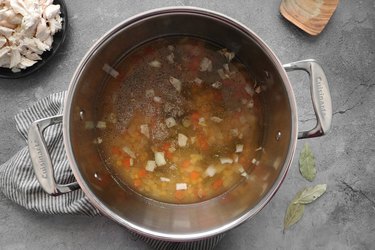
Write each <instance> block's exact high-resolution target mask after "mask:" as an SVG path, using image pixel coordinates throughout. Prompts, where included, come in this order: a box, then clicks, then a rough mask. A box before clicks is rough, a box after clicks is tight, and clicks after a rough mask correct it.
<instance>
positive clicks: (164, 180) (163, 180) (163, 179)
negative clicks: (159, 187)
mask: <svg viewBox="0 0 375 250" xmlns="http://www.w3.org/2000/svg"><path fill="white" fill-rule="evenodd" d="M160 181H162V182H170V181H171V179H169V178H166V177H160Z"/></svg>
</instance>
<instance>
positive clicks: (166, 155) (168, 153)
mask: <svg viewBox="0 0 375 250" xmlns="http://www.w3.org/2000/svg"><path fill="white" fill-rule="evenodd" d="M164 156H165V157H166V158H167V159H168V160H171V159H172V157H173V154H172V152H170V151H169V150H167V151H164Z"/></svg>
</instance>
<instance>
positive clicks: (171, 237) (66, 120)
mask: <svg viewBox="0 0 375 250" xmlns="http://www.w3.org/2000/svg"><path fill="white" fill-rule="evenodd" d="M168 13H185V14H186V13H191V14H201V15H206V16H210V17H212V18H216V19H220V20H222V21H224V22H226V23H228V24H230V25H232V26H235V27H236V28H237V29H239V30H241V32H244V33H246V35H248V36H250V37H251V38H252V39H254V40H255V42H256V43H257V44H258V45H259V46H260V47H261V48H262V50H263V52H265V53H266V55H267V56H268V57H269V59H270V60H271V61H272V63H273V64H274V65H275V67H276V68H277V70H278V72H279V74H280V77H281V79H282V81H283V83H284V87H285V90H286V92H287V95H288V100H289V104H290V109H291V120H292V121H291V135H290V143H289V148H288V153H287V156H286V158H285V161H284V164H283V166H282V169H281V171H280V174H279V176H278V178H277V179H276V180H275V182H274V184H273V185H272V187H271V188H270V190H269V191H268V192H267V194H266V195H265V196H264V197H263V198H262V199H261V200H259V202H258V203H257V204H256V205H255V206H254V207H253V208H252V209H250V210H248V211H247V212H246V213H244V214H243V215H242V216H240V217H238V218H237V219H236V220H233V221H231V222H230V223H227V224H224V225H222V226H220V227H218V228H215V229H212V230H209V231H205V232H200V233H189V234H170V233H160V232H157V231H155V230H150V229H147V228H145V227H142V226H139V225H136V224H134V223H131V222H129V221H127V220H126V219H124V218H122V217H121V216H119V215H117V214H115V213H114V212H112V210H111V209H109V208H108V207H107V206H105V205H104V204H103V203H102V202H101V201H100V200H99V199H98V198H97V197H96V195H95V194H94V193H93V192H92V191H91V189H90V188H89V186H88V185H87V184H86V182H85V180H84V179H83V177H82V175H81V173H80V171H79V170H78V169H79V168H78V166H77V162H76V161H75V159H74V154H73V150H72V144H71V140H70V111H71V108H72V106H71V104H72V99H73V96H74V93H75V90H76V87H77V80H78V79H79V77H80V75H81V72H82V71H83V70H84V68H85V66H86V63H87V62H88V61H89V59H90V58H91V56H92V55H93V54H94V53H95V51H96V50H97V49H98V48H100V46H101V45H102V44H103V43H105V42H106V41H107V39H108V38H110V37H111V36H112V35H113V34H115V33H117V32H118V31H120V30H121V29H122V28H124V27H126V26H128V25H131V24H132V23H134V22H136V21H139V20H142V19H144V18H147V17H151V16H155V15H160V14H168ZM297 121H298V120H297V108H296V99H295V96H294V92H293V89H292V87H291V83H290V81H289V78H288V76H287V74H286V71H285V69H284V67H283V66H282V63H281V62H280V60H279V59H278V57H277V56H276V55H275V54H274V52H273V51H272V50H271V48H270V47H269V46H268V45H266V43H265V42H264V41H263V40H262V39H261V38H260V37H259V36H258V35H256V34H255V33H254V32H253V31H252V30H251V29H249V28H248V27H246V26H245V25H244V24H242V23H240V22H239V21H237V20H235V19H233V18H231V17H228V16H226V15H224V14H222V13H219V12H216V11H212V10H207V9H204V8H198V7H191V6H189V7H187V6H183V7H181V6H170V7H163V8H156V9H152V10H149V11H145V12H142V13H140V14H137V15H135V16H132V17H130V18H128V19H126V20H124V21H122V22H121V23H119V24H118V25H116V26H115V27H113V28H112V29H111V30H109V31H108V32H107V33H105V34H104V35H103V36H102V37H100V38H99V39H98V41H97V42H96V43H95V44H94V45H93V46H91V48H90V49H89V51H88V52H87V53H86V54H85V56H84V57H83V59H82V60H81V62H80V64H79V65H78V67H77V69H76V71H75V72H74V75H73V77H72V80H71V82H70V84H69V88H68V91H67V96H66V98H65V103H64V111H63V138H64V145H65V150H66V155H67V158H68V161H69V164H70V166H71V169H72V171H73V174H74V176H75V178H76V180H77V182H78V184H79V186H80V187H81V188H82V190H83V192H84V193H85V195H86V196H87V198H88V199H89V201H90V202H91V203H92V204H93V205H94V206H95V207H96V208H97V209H99V210H100V212H101V213H102V214H104V215H106V216H107V217H109V218H111V219H112V220H114V221H115V222H117V223H119V224H121V225H123V226H125V227H127V228H128V229H130V230H133V231H135V232H137V233H140V234H142V235H145V236H148V237H151V238H155V239H160V240H168V241H192V240H199V239H202V238H207V237H211V236H214V235H217V234H220V233H223V232H226V231H228V230H230V229H232V228H234V227H236V226H238V225H240V224H241V223H243V222H244V221H246V220H247V219H249V218H252V217H253V216H254V215H256V214H257V213H258V212H259V211H260V210H261V209H263V208H264V207H265V206H266V205H267V204H268V202H269V201H270V200H271V199H272V197H273V196H274V195H275V193H276V192H277V191H278V189H279V188H280V186H281V184H282V182H283V181H284V179H285V177H286V174H287V172H288V170H289V167H290V165H291V162H292V160H293V157H294V153H295V149H296V144H297V133H298V122H297Z"/></svg>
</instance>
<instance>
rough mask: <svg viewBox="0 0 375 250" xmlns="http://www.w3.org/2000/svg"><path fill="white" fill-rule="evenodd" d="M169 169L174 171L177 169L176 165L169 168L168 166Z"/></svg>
mask: <svg viewBox="0 0 375 250" xmlns="http://www.w3.org/2000/svg"><path fill="white" fill-rule="evenodd" d="M169 169H172V170H176V169H177V166H176V164H172V165H170V166H169Z"/></svg>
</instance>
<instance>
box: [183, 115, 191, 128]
mask: <svg viewBox="0 0 375 250" xmlns="http://www.w3.org/2000/svg"><path fill="white" fill-rule="evenodd" d="M190 125H191V121H190V119H189V118H188V117H184V118H183V119H182V126H184V127H185V128H188V127H190Z"/></svg>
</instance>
